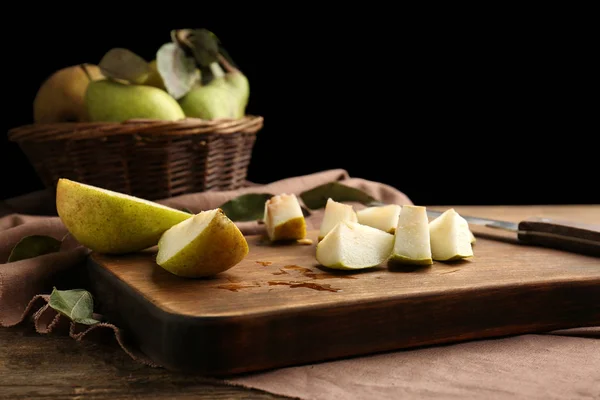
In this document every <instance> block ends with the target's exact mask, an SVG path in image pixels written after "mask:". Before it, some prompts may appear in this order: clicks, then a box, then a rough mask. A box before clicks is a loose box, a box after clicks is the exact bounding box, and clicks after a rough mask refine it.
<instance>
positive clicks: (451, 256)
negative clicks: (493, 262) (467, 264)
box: [429, 208, 473, 261]
mask: <svg viewBox="0 0 600 400" xmlns="http://www.w3.org/2000/svg"><path fill="white" fill-rule="evenodd" d="M461 219H462V217H461V216H460V215H459V214H458V213H457V212H456V210H454V209H453V208H451V209H448V210H446V211H444V213H442V214H441V215H440V216H439V217H437V218H435V219H434V220H433V221H431V222H430V223H429V237H430V243H431V253H432V257H433V259H434V260H436V261H454V260H460V259H463V258H468V257H473V247H472V246H471V236H470V235H469V230H468V229H465V226H464V224H463V222H462V221H461Z"/></svg>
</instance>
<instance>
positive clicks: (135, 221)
mask: <svg viewBox="0 0 600 400" xmlns="http://www.w3.org/2000/svg"><path fill="white" fill-rule="evenodd" d="M56 210H57V212H58V216H59V217H60V219H61V221H62V222H63V224H64V225H65V227H66V228H67V230H68V231H69V232H70V233H71V235H72V236H73V237H74V238H75V239H76V240H77V241H78V242H79V243H80V244H82V245H83V246H85V247H87V248H89V249H90V250H93V251H96V252H98V253H108V254H122V253H130V252H135V251H139V250H143V249H145V248H148V247H152V246H155V245H156V244H157V243H158V241H159V239H160V236H161V235H162V234H163V233H164V232H165V231H166V230H167V229H169V228H170V227H172V226H173V225H175V224H178V223H179V222H181V221H184V220H186V219H188V218H190V217H191V216H192V215H191V214H189V213H186V212H183V211H179V210H176V209H173V208H170V207H166V206H164V205H161V204H158V203H155V202H152V201H148V200H144V199H140V198H138V197H134V196H130V195H126V194H122V193H118V192H114V191H111V190H107V189H103V188H99V187H96V186H91V185H87V184H83V183H79V182H75V181H72V180H69V179H59V181H58V184H57V188H56Z"/></svg>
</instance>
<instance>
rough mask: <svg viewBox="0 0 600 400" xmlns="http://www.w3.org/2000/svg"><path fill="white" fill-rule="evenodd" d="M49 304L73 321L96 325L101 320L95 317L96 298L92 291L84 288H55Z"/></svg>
mask: <svg viewBox="0 0 600 400" xmlns="http://www.w3.org/2000/svg"><path fill="white" fill-rule="evenodd" d="M48 305H49V306H50V307H52V308H53V309H55V310H56V311H58V312H59V313H61V314H63V315H65V316H66V317H68V318H70V319H71V321H73V322H78V323H80V324H85V325H94V324H97V323H99V322H100V321H97V320H95V319H94V318H93V312H94V299H93V297H92V295H91V294H90V292H88V291H87V290H84V289H73V290H57V289H56V288H54V289H53V290H52V293H51V294H50V301H49V302H48Z"/></svg>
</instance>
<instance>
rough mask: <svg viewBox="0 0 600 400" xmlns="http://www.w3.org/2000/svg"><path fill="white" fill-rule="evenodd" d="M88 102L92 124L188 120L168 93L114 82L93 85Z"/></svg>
mask: <svg viewBox="0 0 600 400" xmlns="http://www.w3.org/2000/svg"><path fill="white" fill-rule="evenodd" d="M85 102H86V106H87V110H88V113H89V116H90V119H91V120H92V121H95V122H96V121H97V122H123V121H126V120H128V119H135V118H148V119H156V120H163V121H177V120H180V119H183V118H185V114H184V113H183V110H182V109H181V106H180V105H179V103H178V102H177V100H175V99H174V98H173V97H171V95H169V94H168V93H167V92H165V91H164V90H161V89H158V88H156V87H153V86H147V85H136V84H127V83H122V82H116V81H113V80H110V79H103V80H98V81H93V82H90V84H89V86H88V88H87V91H86V94H85Z"/></svg>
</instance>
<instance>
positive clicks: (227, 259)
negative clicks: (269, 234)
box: [156, 208, 249, 278]
mask: <svg viewBox="0 0 600 400" xmlns="http://www.w3.org/2000/svg"><path fill="white" fill-rule="evenodd" d="M248 252H249V247H248V242H247V241H246V238H245V237H244V235H243V234H242V232H241V231H240V230H239V228H238V227H237V226H236V225H235V223H234V222H233V221H232V220H230V219H229V218H228V217H227V216H226V215H225V213H224V212H223V211H222V210H221V209H220V208H216V209H214V210H208V211H202V212H200V213H199V214H196V215H194V216H193V217H191V218H189V219H187V220H185V221H183V222H180V223H179V224H177V225H175V226H173V227H171V228H169V229H168V230H167V231H166V232H165V233H164V234H163V235H162V237H161V238H160V241H159V242H158V254H157V255H156V263H157V264H158V265H160V266H161V267H163V268H164V269H166V270H167V271H169V272H171V273H172V274H174V275H178V276H182V277H187V278H201V277H207V276H212V275H216V274H218V273H220V272H223V271H226V270H228V269H230V268H231V267H233V266H235V265H236V264H237V263H239V262H240V261H242V260H243V259H244V257H246V255H247V254H248Z"/></svg>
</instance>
